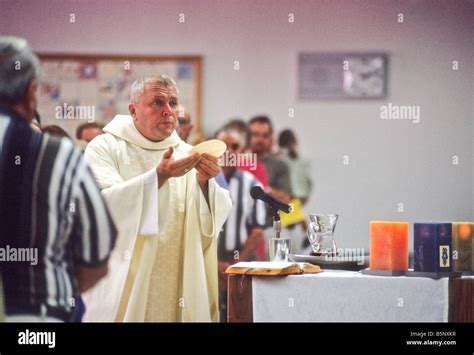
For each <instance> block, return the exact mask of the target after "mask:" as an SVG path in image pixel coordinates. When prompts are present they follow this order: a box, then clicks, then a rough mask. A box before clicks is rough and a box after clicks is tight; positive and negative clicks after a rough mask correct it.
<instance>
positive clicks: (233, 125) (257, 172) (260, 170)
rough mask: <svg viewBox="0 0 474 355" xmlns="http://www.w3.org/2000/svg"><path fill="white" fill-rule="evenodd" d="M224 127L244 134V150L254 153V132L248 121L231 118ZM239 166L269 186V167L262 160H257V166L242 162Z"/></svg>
mask: <svg viewBox="0 0 474 355" xmlns="http://www.w3.org/2000/svg"><path fill="white" fill-rule="evenodd" d="M224 128H230V129H235V130H237V131H238V132H240V134H242V135H243V137H244V140H245V147H244V148H243V152H245V153H248V154H254V153H252V151H251V149H250V138H251V134H252V132H251V131H250V128H249V126H248V125H247V123H245V121H244V120H242V119H240V118H234V119H231V120H230V121H229V122H228V123H226V125H225V126H224ZM239 168H240V169H241V170H243V171H248V172H249V173H251V174H252V175H254V176H255V177H256V178H257V180H258V181H259V182H260V183H261V184H262V186H263V188H264V189H265V190H267V189H268V188H269V184H268V173H267V168H266V167H265V164H263V163H262V162H261V161H258V160H257V162H256V164H255V166H253V167H252V166H250V165H244V164H241V165H240V166H239Z"/></svg>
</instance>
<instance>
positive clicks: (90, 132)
mask: <svg viewBox="0 0 474 355" xmlns="http://www.w3.org/2000/svg"><path fill="white" fill-rule="evenodd" d="M103 129H104V126H103V125H101V124H99V123H96V122H89V123H83V124H81V125H80V126H78V127H77V129H76V138H77V139H79V140H83V141H86V142H87V143H89V142H90V141H91V140H93V139H94V138H95V137H97V136H99V135H101V134H103V133H104V131H103Z"/></svg>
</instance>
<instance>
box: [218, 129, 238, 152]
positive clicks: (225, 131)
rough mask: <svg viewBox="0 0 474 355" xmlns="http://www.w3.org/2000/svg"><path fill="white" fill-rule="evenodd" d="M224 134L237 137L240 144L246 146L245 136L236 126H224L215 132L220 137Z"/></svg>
mask: <svg viewBox="0 0 474 355" xmlns="http://www.w3.org/2000/svg"><path fill="white" fill-rule="evenodd" d="M223 135H229V136H232V137H234V138H236V139H237V140H238V141H239V144H240V146H241V147H242V148H245V137H244V135H243V134H242V133H241V132H239V131H238V130H236V129H234V128H229V127H224V128H221V129H220V130H219V131H217V133H216V134H215V137H216V138H217V139H219V137H221V136H223Z"/></svg>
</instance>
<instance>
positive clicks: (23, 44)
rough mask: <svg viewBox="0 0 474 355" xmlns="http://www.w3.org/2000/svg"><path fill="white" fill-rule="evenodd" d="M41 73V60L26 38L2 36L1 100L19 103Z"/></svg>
mask: <svg viewBox="0 0 474 355" xmlns="http://www.w3.org/2000/svg"><path fill="white" fill-rule="evenodd" d="M39 75H40V62H39V60H38V57H37V56H36V55H35V54H34V53H33V51H32V50H31V47H30V46H29V45H28V42H27V41H26V40H25V39H23V38H19V37H13V36H0V78H2V80H1V81H0V102H2V103H6V104H9V105H14V104H17V103H19V102H20V101H21V99H22V98H23V97H24V96H25V94H26V90H27V88H28V85H29V84H30V82H31V80H33V79H35V78H38V77H39Z"/></svg>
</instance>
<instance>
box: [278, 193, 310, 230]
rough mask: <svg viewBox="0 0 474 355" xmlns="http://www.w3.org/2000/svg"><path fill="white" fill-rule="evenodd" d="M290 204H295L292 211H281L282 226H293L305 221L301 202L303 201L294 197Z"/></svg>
mask: <svg viewBox="0 0 474 355" xmlns="http://www.w3.org/2000/svg"><path fill="white" fill-rule="evenodd" d="M290 205H292V206H293V210H292V211H291V212H290V213H285V212H281V213H280V220H281V226H282V227H283V228H284V227H287V226H291V225H292V224H296V223H300V222H303V221H304V220H305V216H304V210H303V205H302V204H301V201H300V200H299V199H297V198H294V199H293V200H291V201H290Z"/></svg>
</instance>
